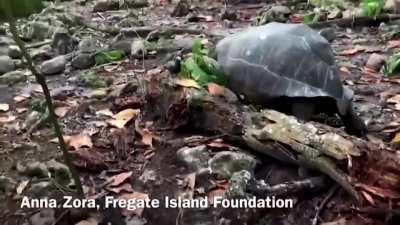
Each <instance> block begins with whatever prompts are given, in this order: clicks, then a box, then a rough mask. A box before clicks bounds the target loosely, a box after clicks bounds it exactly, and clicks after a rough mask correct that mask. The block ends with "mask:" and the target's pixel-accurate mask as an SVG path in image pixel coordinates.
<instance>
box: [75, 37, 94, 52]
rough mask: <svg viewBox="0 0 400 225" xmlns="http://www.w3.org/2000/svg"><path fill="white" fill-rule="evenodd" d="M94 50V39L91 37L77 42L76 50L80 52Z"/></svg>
mask: <svg viewBox="0 0 400 225" xmlns="http://www.w3.org/2000/svg"><path fill="white" fill-rule="evenodd" d="M96 50H97V45H96V40H94V39H92V38H84V39H82V40H81V41H80V42H79V45H78V51H79V52H81V53H95V52H96Z"/></svg>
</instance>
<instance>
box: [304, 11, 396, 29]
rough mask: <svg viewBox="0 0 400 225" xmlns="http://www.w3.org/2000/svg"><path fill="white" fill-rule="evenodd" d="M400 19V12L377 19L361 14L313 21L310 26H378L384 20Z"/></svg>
mask: <svg viewBox="0 0 400 225" xmlns="http://www.w3.org/2000/svg"><path fill="white" fill-rule="evenodd" d="M398 19H400V14H381V15H379V16H378V17H377V18H376V19H374V18H371V17H367V16H360V17H354V18H341V19H334V20H328V21H322V22H315V23H311V24H309V25H308V26H310V27H312V28H324V27H330V26H334V25H337V26H339V27H356V26H378V25H379V24H380V23H383V22H385V23H386V22H390V21H392V20H398Z"/></svg>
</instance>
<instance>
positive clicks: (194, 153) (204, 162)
mask: <svg viewBox="0 0 400 225" xmlns="http://www.w3.org/2000/svg"><path fill="white" fill-rule="evenodd" d="M176 156H177V159H178V161H180V162H181V163H183V164H184V165H185V166H187V167H188V168H189V169H191V170H195V171H199V170H200V169H202V168H207V167H208V161H209V159H210V158H211V156H210V153H209V152H208V150H207V146H205V145H200V146H196V147H184V148H181V149H179V150H178V151H177V153H176Z"/></svg>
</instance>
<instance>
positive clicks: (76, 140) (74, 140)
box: [64, 134, 93, 150]
mask: <svg viewBox="0 0 400 225" xmlns="http://www.w3.org/2000/svg"><path fill="white" fill-rule="evenodd" d="M64 141H65V143H66V144H67V145H68V146H69V147H72V148H73V149H74V150H79V149H80V148H82V147H89V148H92V147H93V143H92V139H91V138H90V136H89V135H87V134H78V135H72V136H68V135H65V136H64Z"/></svg>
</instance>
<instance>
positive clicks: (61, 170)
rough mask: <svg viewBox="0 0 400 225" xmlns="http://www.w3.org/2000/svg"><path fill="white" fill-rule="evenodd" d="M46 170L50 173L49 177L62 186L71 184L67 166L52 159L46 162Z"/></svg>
mask: <svg viewBox="0 0 400 225" xmlns="http://www.w3.org/2000/svg"><path fill="white" fill-rule="evenodd" d="M46 166H47V169H48V170H49V171H50V173H51V176H52V177H53V178H54V179H55V180H56V181H57V182H58V183H59V184H62V185H67V184H69V183H70V182H71V172H70V171H69V168H68V166H66V165H65V164H62V163H59V162H57V161H55V160H54V159H52V160H50V161H48V162H46Z"/></svg>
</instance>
